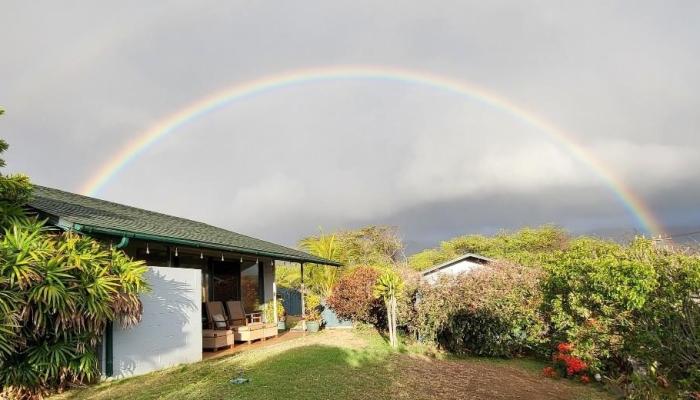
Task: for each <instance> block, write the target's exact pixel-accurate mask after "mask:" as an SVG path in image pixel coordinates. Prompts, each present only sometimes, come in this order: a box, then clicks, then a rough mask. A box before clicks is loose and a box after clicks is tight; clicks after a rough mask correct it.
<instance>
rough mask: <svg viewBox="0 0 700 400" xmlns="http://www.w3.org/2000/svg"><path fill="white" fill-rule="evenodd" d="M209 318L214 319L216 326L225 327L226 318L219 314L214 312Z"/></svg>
mask: <svg viewBox="0 0 700 400" xmlns="http://www.w3.org/2000/svg"><path fill="white" fill-rule="evenodd" d="M211 319H213V320H214V326H215V327H217V328H226V318H224V316H223V315H221V314H214V315H213V316H212V317H211Z"/></svg>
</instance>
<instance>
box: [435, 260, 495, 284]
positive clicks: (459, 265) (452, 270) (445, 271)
mask: <svg viewBox="0 0 700 400" xmlns="http://www.w3.org/2000/svg"><path fill="white" fill-rule="evenodd" d="M481 267H483V264H479V263H476V262H474V261H470V260H469V259H466V260H462V261H458V262H456V263H454V264H452V265H448V266H446V267H444V268H441V269H439V270H435V271H432V272H429V273H427V274H426V275H423V280H425V281H426V282H428V283H435V282H437V281H438V279H440V276H443V275H459V274H463V273H465V272H470V271H473V270H474V269H476V268H481Z"/></svg>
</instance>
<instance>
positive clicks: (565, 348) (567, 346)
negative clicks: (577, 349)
mask: <svg viewBox="0 0 700 400" xmlns="http://www.w3.org/2000/svg"><path fill="white" fill-rule="evenodd" d="M573 348H574V345H573V344H571V343H566V342H564V343H559V345H558V346H557V350H558V351H559V352H560V353H571V350H573Z"/></svg>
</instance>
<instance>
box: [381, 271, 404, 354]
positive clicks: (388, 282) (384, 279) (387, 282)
mask: <svg viewBox="0 0 700 400" xmlns="http://www.w3.org/2000/svg"><path fill="white" fill-rule="evenodd" d="M402 288H403V281H402V280H401V278H400V277H399V275H398V274H397V273H396V272H394V271H392V270H386V271H384V272H383V273H382V274H381V275H380V276H379V278H378V279H377V283H376V284H375V286H374V296H375V297H377V298H380V299H382V300H384V305H385V306H386V317H387V318H386V320H387V325H388V328H389V344H391V347H393V348H396V347H398V345H399V341H398V338H397V336H396V323H397V317H396V314H397V311H398V310H397V305H396V304H397V301H396V298H397V297H398V296H399V294H400V293H401V289H402Z"/></svg>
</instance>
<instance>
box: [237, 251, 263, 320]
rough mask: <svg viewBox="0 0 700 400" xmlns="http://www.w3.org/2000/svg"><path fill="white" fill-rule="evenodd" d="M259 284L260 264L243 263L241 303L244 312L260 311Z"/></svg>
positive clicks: (260, 294)
mask: <svg viewBox="0 0 700 400" xmlns="http://www.w3.org/2000/svg"><path fill="white" fill-rule="evenodd" d="M260 283H261V279H260V263H256V262H254V261H252V262H251V261H244V262H243V265H242V266H241V301H242V302H243V307H244V308H245V310H246V312H251V311H254V310H258V309H260V299H261V298H262V290H261V285H260Z"/></svg>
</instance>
